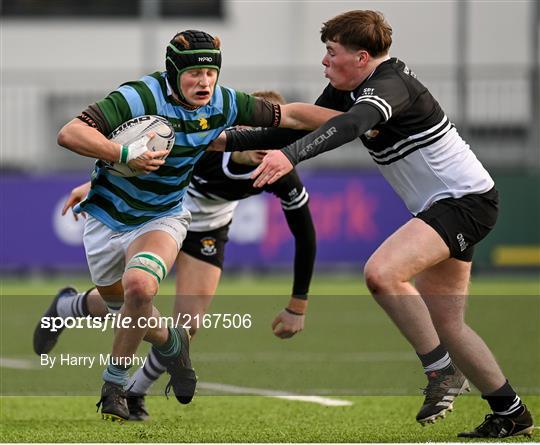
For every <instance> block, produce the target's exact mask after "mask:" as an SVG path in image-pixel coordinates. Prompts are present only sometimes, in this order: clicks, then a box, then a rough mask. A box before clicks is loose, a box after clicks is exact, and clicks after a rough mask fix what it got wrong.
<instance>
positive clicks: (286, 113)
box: [279, 102, 342, 130]
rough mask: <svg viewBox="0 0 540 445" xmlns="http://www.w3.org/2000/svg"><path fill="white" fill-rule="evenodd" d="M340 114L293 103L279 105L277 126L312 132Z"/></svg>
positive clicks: (326, 109) (317, 107)
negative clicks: (279, 118)
mask: <svg viewBox="0 0 540 445" xmlns="http://www.w3.org/2000/svg"><path fill="white" fill-rule="evenodd" d="M340 114H342V112H341V111H336V110H331V109H330V108H323V107H319V106H318V105H312V104H305V103H302V102H294V103H291V104H286V105H281V120H280V123H279V126H280V127H284V128H292V129H295V130H314V129H315V128H319V127H320V126H321V125H323V124H324V123H325V122H327V121H328V120H329V119H331V118H333V117H335V116H338V115H340Z"/></svg>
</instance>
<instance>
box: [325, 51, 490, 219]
mask: <svg viewBox="0 0 540 445" xmlns="http://www.w3.org/2000/svg"><path fill="white" fill-rule="evenodd" d="M316 103H317V104H318V105H321V106H326V107H328V108H334V109H338V110H341V111H348V110H350V109H351V108H353V107H357V106H365V105H369V106H371V107H374V108H375V109H377V110H378V111H379V113H380V115H381V120H380V121H379V123H378V124H377V125H375V126H374V127H373V128H371V129H369V130H368V131H366V132H365V133H364V134H363V135H361V136H360V139H361V140H362V142H363V144H364V145H365V146H366V148H367V149H368V151H369V154H370V155H371V157H372V158H373V160H374V161H375V163H376V164H377V166H378V167H379V169H380V170H381V172H382V174H383V175H384V177H385V178H386V179H387V180H388V182H389V183H390V184H391V185H392V187H393V188H394V189H395V191H396V192H397V193H398V194H399V195H400V196H401V198H402V199H403V201H404V202H405V204H406V205H407V207H408V209H409V210H410V211H411V212H412V213H413V214H417V213H419V212H421V211H422V210H425V209H427V208H428V207H430V206H431V205H432V204H433V203H434V202H435V201H438V200H440V199H443V198H449V197H453V198H459V197H461V196H464V195H466V194H471V193H484V192H487V191H488V190H490V189H491V188H492V187H493V186H494V182H493V180H492V178H491V177H490V175H489V173H488V172H487V171H486V170H485V168H484V167H483V166H482V164H481V163H480V161H479V160H478V159H477V158H476V156H475V155H474V153H473V152H472V151H471V150H470V147H469V145H468V144H467V143H466V142H465V141H464V140H463V139H462V138H461V137H460V136H459V134H458V132H457V131H456V129H455V127H454V125H453V124H452V123H451V122H450V120H449V119H448V117H447V116H446V115H445V113H444V112H443V110H442V109H441V107H440V105H439V104H438V102H437V101H436V100H435V99H434V98H433V96H432V95H431V93H430V92H429V91H428V89H427V88H426V87H425V86H424V85H423V84H422V83H421V82H420V81H419V80H418V79H417V78H416V75H415V74H414V73H413V72H412V71H411V70H410V69H409V68H408V67H407V66H406V65H405V64H404V63H403V62H402V61H401V60H399V59H397V58H390V59H388V60H386V61H385V62H383V63H381V64H380V65H379V66H378V67H377V68H376V69H375V71H374V72H373V73H372V74H371V76H370V77H369V78H368V79H366V80H365V81H364V82H363V83H362V84H361V85H360V86H359V87H358V88H357V89H356V90H355V91H353V92H343V91H338V90H336V89H335V88H333V87H332V86H331V85H328V86H327V87H326V89H325V90H324V92H323V93H322V95H321V96H320V97H319V99H318V100H317V102H316Z"/></svg>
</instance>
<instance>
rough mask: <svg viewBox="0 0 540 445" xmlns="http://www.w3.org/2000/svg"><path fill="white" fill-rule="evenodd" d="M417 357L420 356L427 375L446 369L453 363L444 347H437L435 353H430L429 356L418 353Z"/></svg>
mask: <svg viewBox="0 0 540 445" xmlns="http://www.w3.org/2000/svg"><path fill="white" fill-rule="evenodd" d="M416 355H418V358H419V359H420V361H421V362H422V366H423V367H424V372H425V373H426V374H428V373H429V372H432V371H438V370H440V369H444V368H446V367H448V366H449V365H450V364H451V363H452V359H451V358H450V355H449V354H448V351H447V350H446V348H445V347H444V346H443V345H439V346H437V347H436V348H435V349H434V350H433V351H431V352H428V353H427V354H418V353H417V354H416Z"/></svg>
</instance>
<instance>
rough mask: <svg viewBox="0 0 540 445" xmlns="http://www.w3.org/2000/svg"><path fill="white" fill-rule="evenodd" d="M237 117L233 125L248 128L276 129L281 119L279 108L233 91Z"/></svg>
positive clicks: (257, 98) (262, 100)
mask: <svg viewBox="0 0 540 445" xmlns="http://www.w3.org/2000/svg"><path fill="white" fill-rule="evenodd" d="M234 94H235V95H236V107H237V116H236V120H235V122H234V124H233V125H249V126H250V127H277V126H279V121H280V118H281V107H280V106H279V105H277V104H272V103H270V102H268V101H267V100H264V99H261V98H259V97H255V96H251V95H249V94H246V93H242V92H240V91H235V92H234Z"/></svg>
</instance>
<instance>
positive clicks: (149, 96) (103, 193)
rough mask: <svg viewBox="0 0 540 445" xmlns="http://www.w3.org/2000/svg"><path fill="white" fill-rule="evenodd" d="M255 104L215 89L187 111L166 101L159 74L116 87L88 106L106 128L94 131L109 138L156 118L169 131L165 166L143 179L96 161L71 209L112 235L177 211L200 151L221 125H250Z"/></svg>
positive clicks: (164, 84) (168, 94)
mask: <svg viewBox="0 0 540 445" xmlns="http://www.w3.org/2000/svg"><path fill="white" fill-rule="evenodd" d="M255 102H256V99H255V98H254V97H252V96H250V95H248V94H245V93H241V92H238V91H235V90H233V89H230V88H226V87H221V86H218V85H216V87H215V90H214V94H213V95H212V98H211V100H210V102H209V103H208V104H207V105H206V106H204V107H200V108H197V109H195V110H188V109H186V108H184V107H182V106H181V105H179V104H178V103H177V102H176V101H175V100H174V99H173V98H172V96H171V90H170V87H169V85H168V83H167V80H166V73H165V72H163V73H159V72H156V73H153V74H150V75H147V76H144V77H142V78H141V79H140V80H138V81H134V82H127V83H125V84H123V85H121V86H120V87H119V88H118V89H117V90H115V91H113V92H112V93H111V94H109V95H108V96H107V97H105V98H104V99H102V100H100V101H98V102H97V103H96V104H94V106H93V107H92V110H93V113H94V114H96V113H97V114H99V119H95V121H99V122H101V126H102V127H106V128H98V129H99V130H100V131H101V132H102V133H104V134H109V133H110V132H111V131H112V130H114V129H115V128H116V127H118V126H119V125H121V124H122V123H124V122H126V121H128V120H130V119H133V118H135V117H138V116H143V115H147V114H152V115H158V116H162V117H164V118H166V119H167V120H168V121H169V122H170V124H171V125H172V126H173V128H174V129H175V132H176V139H175V144H174V147H173V148H172V150H171V152H170V154H169V156H168V157H167V158H166V161H165V164H164V165H162V166H161V167H160V168H159V169H158V170H157V171H155V172H152V173H150V174H148V175H141V176H137V177H129V178H124V177H119V176H114V175H112V174H111V173H110V172H109V171H108V170H107V168H106V167H105V164H104V163H103V162H102V161H97V162H96V166H95V169H94V171H93V173H92V187H91V190H90V193H89V194H88V197H87V198H86V199H85V200H84V201H83V202H81V204H80V205H79V206H77V208H76V211H78V212H87V213H89V214H90V215H92V216H93V217H95V218H96V219H98V220H99V221H101V222H102V223H103V224H105V225H107V226H108V227H110V228H111V229H112V230H114V231H128V230H133V229H135V228H137V227H139V226H140V225H142V224H145V223H147V222H148V221H150V220H152V219H155V218H159V217H163V216H167V215H172V214H175V213H179V212H180V211H181V210H182V201H183V198H184V194H185V192H186V189H187V186H188V184H189V183H190V180H191V176H192V173H193V167H194V166H195V164H196V163H197V161H198V160H199V159H200V158H201V156H202V155H203V153H204V151H205V149H206V147H207V146H208V145H209V144H210V143H211V142H212V141H213V140H214V139H216V138H217V137H218V135H219V134H220V133H221V132H222V131H223V130H224V129H225V128H227V127H230V126H233V125H237V124H244V125H250V124H251V125H253V124H254V122H253V115H254V109H255ZM87 113H89V114H90V112H88V111H87Z"/></svg>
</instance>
